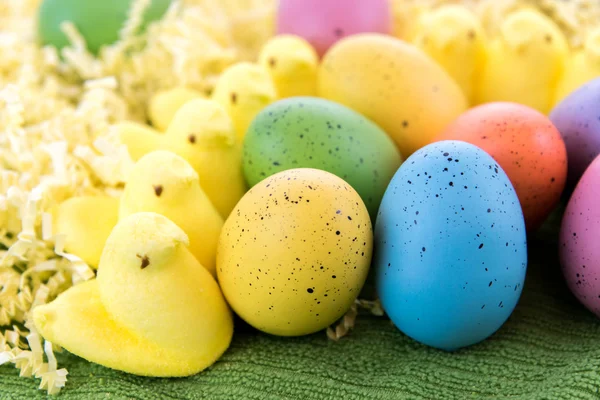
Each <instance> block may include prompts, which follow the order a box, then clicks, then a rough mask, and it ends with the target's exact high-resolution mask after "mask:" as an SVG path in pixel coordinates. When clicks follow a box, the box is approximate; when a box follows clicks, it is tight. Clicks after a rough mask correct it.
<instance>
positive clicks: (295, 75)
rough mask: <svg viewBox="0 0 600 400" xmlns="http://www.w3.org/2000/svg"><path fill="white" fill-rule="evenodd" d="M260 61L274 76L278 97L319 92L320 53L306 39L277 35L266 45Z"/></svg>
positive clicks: (259, 57) (259, 58) (310, 94)
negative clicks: (318, 70)
mask: <svg viewBox="0 0 600 400" xmlns="http://www.w3.org/2000/svg"><path fill="white" fill-rule="evenodd" d="M258 62H259V64H260V65H262V66H263V67H264V68H265V69H266V70H267V71H268V72H269V75H271V79H272V80H273V83H274V84H275V88H276V90H277V96H278V98H280V99H284V98H287V97H294V96H314V95H315V94H316V92H317V69H318V67H319V56H318V55H317V52H316V51H315V49H314V48H313V47H312V46H311V45H310V43H308V42H307V41H306V40H304V39H303V38H301V37H299V36H294V35H278V36H275V37H273V38H272V39H271V40H269V41H268V42H267V43H266V44H265V45H264V47H263V48H262V50H261V52H260V54H259V56H258Z"/></svg>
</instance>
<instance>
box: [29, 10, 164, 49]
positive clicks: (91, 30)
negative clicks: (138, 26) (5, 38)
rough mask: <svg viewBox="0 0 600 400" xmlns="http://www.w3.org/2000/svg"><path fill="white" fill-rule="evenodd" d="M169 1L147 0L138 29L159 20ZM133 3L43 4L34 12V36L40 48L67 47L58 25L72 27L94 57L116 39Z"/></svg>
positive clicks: (67, 43)
mask: <svg viewBox="0 0 600 400" xmlns="http://www.w3.org/2000/svg"><path fill="white" fill-rule="evenodd" d="M171 1H172V0H151V2H150V6H149V7H148V9H147V10H146V12H145V13H144V23H143V25H142V29H145V28H146V26H147V25H148V24H149V23H150V22H153V21H156V20H159V19H160V18H162V16H163V14H164V13H165V12H166V11H167V9H168V8H169V6H170V5H171ZM133 2H134V0H94V1H92V0H43V1H42V3H41V5H40V8H39V11H38V36H39V39H40V42H41V43H42V45H52V46H55V47H56V48H58V49H62V48H63V47H65V46H67V45H69V40H68V39H67V36H66V35H65V34H64V33H63V32H62V30H61V28H60V25H61V24H62V23H63V22H65V21H71V22H73V24H75V27H76V28H77V30H78V31H79V32H80V33H81V35H82V36H83V38H84V39H85V41H86V43H87V47H88V50H89V51H90V52H91V53H93V54H98V52H99V51H100V48H101V47H102V46H104V45H109V44H112V43H114V42H116V41H117V40H118V39H119V31H120V30H121V28H122V27H123V25H124V24H125V22H126V21H127V17H128V15H129V9H130V7H131V5H132V4H133Z"/></svg>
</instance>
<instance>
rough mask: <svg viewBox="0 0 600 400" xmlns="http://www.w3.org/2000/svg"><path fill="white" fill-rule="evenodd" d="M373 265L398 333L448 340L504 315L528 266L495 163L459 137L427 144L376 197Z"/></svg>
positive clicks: (446, 343)
mask: <svg viewBox="0 0 600 400" xmlns="http://www.w3.org/2000/svg"><path fill="white" fill-rule="evenodd" d="M375 249H376V253H375V258H374V264H373V265H374V268H376V275H377V290H378V292H379V296H380V298H381V302H382V305H383V308H384V309H385V311H386V313H387V314H388V316H389V317H390V318H391V319H392V321H393V323H394V324H395V325H396V326H397V327H398V328H399V329H400V330H401V331H402V332H404V333H405V334H406V335H408V336H410V337H411V338H413V339H415V340H417V341H419V342H421V343H424V344H426V345H428V346H433V347H436V348H440V349H444V350H456V349H459V348H461V347H465V346H469V345H472V344H475V343H477V342H480V341H482V340H484V339H486V338H487V337H489V336H490V335H492V334H493V333H494V332H495V331H496V330H498V329H499V328H500V327H501V326H502V324H504V322H505V321H506V320H507V319H508V317H509V316H510V315H511V313H512V311H513V309H514V308H515V306H516V304H517V301H518V300H519V297H520V294H521V290H522V288H523V283H524V279H525V272H526V268H527V245H526V234H525V223H524V219H523V213H522V212H521V208H520V206H519V200H518V198H517V195H516V193H515V191H514V189H513V187H512V185H511V183H510V181H509V179H508V177H507V175H506V174H505V173H504V171H503V170H502V168H501V167H500V166H499V165H498V163H497V162H496V161H495V160H494V159H493V158H492V157H490V156H489V155H488V154H487V153H486V152H484V151H483V150H481V149H480V148H478V147H476V146H473V145H471V144H469V143H465V142H460V141H443V142H438V143H434V144H431V145H428V146H426V147H424V148H422V149H420V150H419V151H417V152H416V153H414V154H413V155H412V156H411V157H409V158H408V159H407V160H406V161H405V162H404V164H402V166H401V167H400V169H399V170H398V172H397V173H396V175H395V176H394V178H393V179H392V181H391V183H390V185H389V187H388V189H387V191H386V193H385V195H384V197H383V201H382V203H381V207H380V209H379V215H378V217H377V223H376V227H375Z"/></svg>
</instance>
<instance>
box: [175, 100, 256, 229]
mask: <svg viewBox="0 0 600 400" xmlns="http://www.w3.org/2000/svg"><path fill="white" fill-rule="evenodd" d="M165 141H166V144H165V148H166V149H168V150H171V151H173V152H174V153H176V154H178V155H180V156H181V157H183V158H184V159H185V160H186V161H187V162H189V163H190V165H191V166H192V167H193V168H194V169H195V170H196V172H197V173H198V176H199V177H200V186H201V187H202V189H203V190H204V192H205V193H206V195H207V196H208V197H209V198H210V200H211V202H212V203H213V205H214V206H215V208H216V209H217V210H218V211H219V213H220V214H221V216H223V218H227V216H229V213H230V212H231V210H233V208H234V207H235V205H236V204H237V202H238V201H239V200H240V199H241V198H242V196H243V195H244V193H246V180H245V179H244V175H243V171H242V151H241V145H240V143H238V142H237V139H236V135H235V131H234V128H233V124H232V122H231V118H230V117H229V115H227V112H226V111H225V109H224V108H223V107H222V106H221V105H220V104H219V103H217V102H215V101H213V100H206V99H195V100H192V101H189V102H187V103H186V104H185V105H183V106H182V107H181V108H180V109H179V111H177V113H176V114H175V117H174V118H173V121H172V123H171V125H169V129H168V130H167V132H166V133H165Z"/></svg>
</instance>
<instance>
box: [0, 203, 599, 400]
mask: <svg viewBox="0 0 600 400" xmlns="http://www.w3.org/2000/svg"><path fill="white" fill-rule="evenodd" d="M559 217H560V215H559V214H555V215H554V216H553V217H552V218H551V220H550V221H549V222H548V223H547V224H546V226H545V227H544V228H543V229H542V230H541V231H540V232H538V233H537V234H536V235H535V237H534V238H531V239H530V252H529V257H530V263H529V270H528V275H527V281H526V283H525V289H524V292H523V295H522V297H521V300H520V302H519V305H518V306H517V308H516V310H515V312H514V313H513V315H512V316H511V317H510V319H509V320H508V322H507V323H506V324H505V325H504V326H503V327H502V328H501V329H500V330H499V331H498V332H497V333H496V334H495V335H494V336H492V337H491V338H489V339H488V340H486V341H484V342H483V343H480V344H478V345H475V346H473V347H471V348H468V349H464V350H460V351H458V352H456V353H446V352H442V351H438V350H434V349H430V348H427V347H425V346H422V345H420V344H418V343H416V342H414V341H413V340H411V339H409V338H408V337H406V336H405V335H403V334H402V333H400V331H398V330H397V329H396V328H395V327H394V326H393V325H392V324H391V322H390V321H389V319H387V318H385V317H374V316H370V315H361V316H359V319H358V320H357V324H356V328H355V329H354V330H353V331H352V332H351V334H350V335H349V336H347V337H344V338H343V339H341V340H340V341H339V342H332V341H330V340H328V339H327V337H326V336H325V333H319V334H315V335H311V336H307V337H301V338H279V337H273V336H269V335H265V334H262V333H258V332H256V331H254V330H252V329H250V328H248V327H247V326H244V325H242V324H238V325H237V326H236V329H237V332H236V335H235V338H234V341H233V343H232V345H231V348H230V349H229V350H228V351H227V353H226V354H225V355H224V356H223V357H222V358H221V360H219V361H218V362H217V363H216V364H215V365H214V366H213V367H211V368H210V369H208V370H207V371H205V372H203V373H201V374H198V375H196V376H193V377H190V378H185V379H150V378H142V377H137V376H133V375H128V374H124V373H121V372H118V371H113V370H109V369H106V368H103V367H100V366H98V365H95V364H91V363H88V362H87V361H85V360H82V359H80V358H78V357H75V356H73V355H69V354H67V353H66V352H64V353H63V354H60V355H59V357H58V360H59V365H60V366H61V367H66V368H68V370H69V375H68V382H67V386H66V388H65V389H63V391H62V392H61V393H60V395H59V396H58V398H61V399H80V400H87V399H139V400H153V399H156V400H159V399H160V400H166V399H261V400H262V399H300V400H309V399H344V400H346V399H347V400H354V399H357V400H358V399H527V400H530V399H531V400H533V399H549V400H550V399H551V400H557V399H600V389H599V388H600V320H598V319H597V318H596V317H595V316H594V315H593V314H592V313H590V312H588V311H587V310H586V309H584V308H583V307H582V306H581V305H579V303H578V302H577V301H576V300H575V299H574V297H573V296H572V295H571V294H570V293H569V291H568V290H567V289H566V287H565V286H564V283H563V281H562V277H561V275H560V270H559V266H558V255H557V242H556V241H557V234H558V232H557V226H558V221H559ZM37 382H38V381H34V380H33V379H23V378H19V377H18V370H16V369H14V368H11V367H6V366H5V367H0V399H2V400H21V399H23V400H25V399H27V400H29V399H35V398H46V395H45V392H42V391H39V390H37V389H36V388H37Z"/></svg>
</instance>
